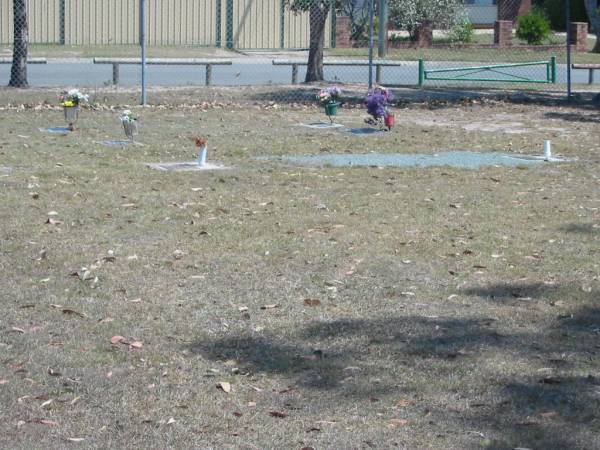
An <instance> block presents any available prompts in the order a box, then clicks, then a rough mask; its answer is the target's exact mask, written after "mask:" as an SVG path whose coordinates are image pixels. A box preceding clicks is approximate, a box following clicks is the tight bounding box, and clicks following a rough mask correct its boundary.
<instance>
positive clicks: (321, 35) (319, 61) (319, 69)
mask: <svg viewBox="0 0 600 450" xmlns="http://www.w3.org/2000/svg"><path fill="white" fill-rule="evenodd" d="M328 13H329V9H328V8H327V9H326V8H325V5H324V4H323V3H322V2H320V1H318V0H315V1H314V3H313V4H312V5H311V7H310V12H309V17H310V48H309V50H308V65H307V67H306V79H305V80H304V81H305V82H307V83H309V82H311V81H323V79H324V77H323V46H324V45H325V22H326V21H327V14H328Z"/></svg>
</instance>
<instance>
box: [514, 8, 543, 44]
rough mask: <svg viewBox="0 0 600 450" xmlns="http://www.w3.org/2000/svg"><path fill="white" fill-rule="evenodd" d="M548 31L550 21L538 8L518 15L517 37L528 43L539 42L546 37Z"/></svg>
mask: <svg viewBox="0 0 600 450" xmlns="http://www.w3.org/2000/svg"><path fill="white" fill-rule="evenodd" d="M550 31H551V30H550V21H549V20H548V18H547V17H546V15H545V14H544V12H543V11H542V10H540V9H538V8H534V9H532V10H531V11H529V12H528V13H527V14H524V15H522V16H521V17H519V25H518V26H517V37H518V38H519V39H524V40H526V41H527V43H528V44H533V45H539V44H541V43H542V41H543V40H544V39H547V38H548V36H549V35H550Z"/></svg>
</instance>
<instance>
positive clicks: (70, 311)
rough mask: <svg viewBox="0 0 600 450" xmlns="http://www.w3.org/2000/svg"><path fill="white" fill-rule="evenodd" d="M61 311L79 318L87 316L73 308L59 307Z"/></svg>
mask: <svg viewBox="0 0 600 450" xmlns="http://www.w3.org/2000/svg"><path fill="white" fill-rule="evenodd" d="M61 311H62V313H63V314H66V315H73V316H77V317H81V318H84V317H87V316H86V315H85V314H83V313H80V312H78V311H75V310H73V309H68V308H65V309H61Z"/></svg>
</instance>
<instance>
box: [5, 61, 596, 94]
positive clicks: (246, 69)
mask: <svg viewBox="0 0 600 450" xmlns="http://www.w3.org/2000/svg"><path fill="white" fill-rule="evenodd" d="M473 65H477V63H467V62H465V63H460V62H428V63H427V68H428V69H433V68H442V67H460V66H473ZM298 71H299V73H298V80H299V81H302V80H303V79H304V76H305V68H304V67H302V66H301V67H299V70H298ZM503 71H504V72H510V73H511V74H516V75H518V76H522V77H528V78H536V79H544V78H545V73H546V68H545V66H531V67H521V68H512V69H503ZM146 73H147V82H148V86H187V85H204V80H205V70H204V66H147V72H146ZM291 73H292V69H291V67H289V66H273V65H272V59H270V58H269V59H260V58H240V59H233V64H232V65H231V66H213V85H215V86H219V85H220V86H238V85H270V84H290V83H291ZM566 73H567V66H566V65H565V64H559V65H558V66H557V83H559V84H565V83H566V78H567V75H566ZM477 76H480V77H490V76H493V74H483V73H481V74H477ZM9 78H10V64H0V80H6V83H8V80H9ZM325 78H326V79H327V80H328V81H331V82H335V81H339V82H342V83H367V82H368V68H367V67H343V66H342V67H340V66H336V67H325ZM28 80H29V83H30V85H31V86H37V87H68V86H102V85H104V84H110V83H111V80H112V66H111V65H107V64H93V63H92V60H91V59H89V58H81V59H62V60H48V64H45V65H44V64H31V65H29V66H28ZM572 80H573V83H576V84H578V83H581V84H585V83H587V81H588V72H587V71H582V70H577V71H572ZM417 81H418V66H417V62H416V61H407V62H406V64H405V65H402V66H399V67H386V68H384V69H383V78H382V84H383V85H386V84H404V85H411V84H417ZM427 83H428V84H431V82H427ZM436 83H438V84H440V83H444V82H439V81H438V82H436ZM2 84H4V83H2ZM119 84H120V85H122V86H136V85H140V84H141V68H140V66H134V65H121V66H120V83H119ZM474 84H475V85H476V84H477V83H475V82H465V86H470V87H472V86H473V85H474ZM595 84H600V76H597V77H596V81H595Z"/></svg>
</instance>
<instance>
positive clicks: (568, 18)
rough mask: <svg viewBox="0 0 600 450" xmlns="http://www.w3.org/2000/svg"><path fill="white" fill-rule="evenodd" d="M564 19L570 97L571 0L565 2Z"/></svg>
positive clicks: (568, 94) (568, 96)
mask: <svg viewBox="0 0 600 450" xmlns="http://www.w3.org/2000/svg"><path fill="white" fill-rule="evenodd" d="M565 15H566V18H565V20H566V21H567V23H566V27H567V98H568V99H570V98H571V95H572V93H571V1H570V0H566V3H565Z"/></svg>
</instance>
